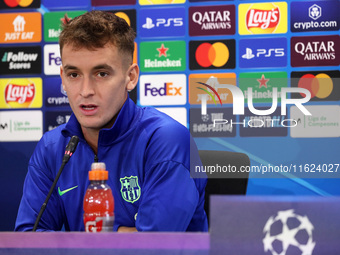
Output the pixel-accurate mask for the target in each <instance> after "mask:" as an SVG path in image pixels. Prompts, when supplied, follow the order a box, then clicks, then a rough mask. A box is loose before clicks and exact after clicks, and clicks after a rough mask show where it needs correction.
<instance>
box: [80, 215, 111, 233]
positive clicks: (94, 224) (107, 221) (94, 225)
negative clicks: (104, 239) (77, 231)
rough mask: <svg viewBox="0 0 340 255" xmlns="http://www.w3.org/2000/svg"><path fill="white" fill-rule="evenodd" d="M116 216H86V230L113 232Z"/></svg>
mask: <svg viewBox="0 0 340 255" xmlns="http://www.w3.org/2000/svg"><path fill="white" fill-rule="evenodd" d="M113 222H114V216H109V215H107V216H104V217H96V216H84V225H85V231H86V232H93V233H97V232H112V231H113Z"/></svg>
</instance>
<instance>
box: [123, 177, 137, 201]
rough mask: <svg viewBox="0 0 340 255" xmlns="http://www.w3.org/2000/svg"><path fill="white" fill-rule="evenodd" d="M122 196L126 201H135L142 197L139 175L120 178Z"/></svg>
mask: <svg viewBox="0 0 340 255" xmlns="http://www.w3.org/2000/svg"><path fill="white" fill-rule="evenodd" d="M119 180H120V184H121V189H120V193H122V197H123V198H124V200H125V201H126V202H130V203H134V202H136V201H137V200H138V199H139V198H140V193H141V189H140V187H139V185H138V177H137V176H130V177H126V176H125V177H124V178H120V179H119Z"/></svg>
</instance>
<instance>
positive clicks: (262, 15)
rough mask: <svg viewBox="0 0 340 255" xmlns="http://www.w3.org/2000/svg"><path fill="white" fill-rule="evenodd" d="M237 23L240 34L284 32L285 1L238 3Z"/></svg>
mask: <svg viewBox="0 0 340 255" xmlns="http://www.w3.org/2000/svg"><path fill="white" fill-rule="evenodd" d="M239 23H240V25H239V32H240V34H241V35H244V34H272V33H286V32H287V3H286V2H275V3H256V4H240V5H239Z"/></svg>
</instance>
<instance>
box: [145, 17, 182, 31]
mask: <svg viewBox="0 0 340 255" xmlns="http://www.w3.org/2000/svg"><path fill="white" fill-rule="evenodd" d="M171 25H173V26H174V27H181V26H183V18H168V19H164V18H159V19H156V24H154V23H153V20H152V18H149V17H146V21H145V24H143V26H142V27H143V28H146V29H152V28H154V27H155V26H156V27H170V26H171Z"/></svg>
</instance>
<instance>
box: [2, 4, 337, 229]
mask: <svg viewBox="0 0 340 255" xmlns="http://www.w3.org/2000/svg"><path fill="white" fill-rule="evenodd" d="M339 3H340V2H339V1H333V0H330V1H290V0H289V1H278V2H269V1H243V0H242V1H241V0H234V1H207V0H206V1H199V0H139V1H138V0H124V1H123V0H121V1H120V0H112V1H109V0H107V1H104V0H92V1H89V0H87V1H80V0H78V1H67V0H59V1H53V0H42V1H39V0H31V1H10V0H0V24H1V26H0V90H1V91H0V152H1V153H0V160H1V164H0V165H1V167H0V194H1V195H0V204H1V210H0V217H1V219H2V220H1V222H0V231H8V230H12V229H13V228H14V222H15V218H16V212H17V209H18V205H19V202H20V198H21V195H22V186H23V182H24V178H25V175H26V172H27V163H28V160H29V158H30V156H31V154H32V151H33V150H34V147H35V145H36V143H37V140H39V138H40V137H41V135H42V133H44V132H46V131H48V130H51V129H53V128H54V127H56V126H57V125H60V124H62V123H65V122H66V121H67V119H68V118H69V116H70V114H71V111H70V108H69V106H68V100H67V96H66V94H65V92H64V91H63V90H62V88H61V81H60V78H59V76H58V74H59V66H60V64H61V59H60V56H59V52H58V51H59V49H58V45H57V41H58V35H59V32H60V27H59V24H60V22H61V21H62V19H63V18H64V14H65V13H67V15H68V18H73V17H75V16H78V15H80V14H81V13H83V12H84V11H88V10H92V9H101V10H107V11H112V12H114V13H116V14H117V15H120V16H121V17H122V18H124V19H126V20H127V21H128V22H129V23H130V25H131V26H132V27H133V28H134V29H135V30H136V32H137V38H136V45H137V52H136V55H135V61H136V62H138V63H139V65H140V68H141V79H140V82H139V84H138V87H137V88H136V89H135V91H133V92H131V94H130V96H131V98H133V99H134V100H135V101H136V103H137V104H139V105H142V106H153V107H157V109H159V110H161V111H163V112H165V113H167V114H169V115H170V116H172V117H173V118H175V119H176V120H178V121H179V122H181V123H182V124H183V125H185V126H187V127H188V128H190V131H191V133H192V135H193V136H194V138H195V141H196V143H197V145H198V148H199V149H205V150H229V151H237V152H244V153H246V154H247V155H248V156H249V157H250V160H251V165H252V167H254V169H255V170H260V172H257V173H256V172H252V173H250V178H249V183H248V189H247V195H311V196H336V195H340V188H339V186H340V179H339V177H340V176H339V175H340V174H339V173H340V169H339V168H340V167H339V164H340V160H339V159H340V149H339V144H340V138H339V137H340V126H339V125H340V106H339V100H340V93H339V88H340V81H339V79H340V70H339V64H340V37H339V26H340V25H339V24H340V20H339V19H340V18H339V16H340V15H339V9H340V4H339ZM201 83H204V84H207V85H210V86H212V87H214V88H215V89H216V91H217V93H218V94H219V95H220V96H221V102H222V106H221V105H219V104H216V105H215V104H214V102H213V100H212V98H211V97H205V92H202V88H204V89H207V88H206V87H204V86H202V85H201V86H200V85H199V84H201ZM225 84H231V85H236V86H237V87H238V88H240V89H241V90H242V92H243V94H244V95H245V97H246V98H249V93H248V91H247V90H248V88H252V92H253V101H254V107H255V108H256V109H259V110H260V109H262V110H263V109H268V108H270V106H271V104H272V97H273V93H272V91H273V88H274V87H277V88H282V87H288V88H289V87H302V88H307V89H309V90H310V91H311V96H312V98H311V100H310V101H309V102H308V103H306V104H304V105H305V106H306V108H307V109H308V110H309V111H310V112H311V113H312V117H309V116H306V115H304V114H302V112H301V111H300V110H299V109H298V108H297V107H294V106H291V105H288V106H287V115H283V114H282V113H281V110H282V109H281V108H282V107H281V100H280V99H279V100H278V108H277V109H276V110H275V111H274V112H272V113H270V114H269V115H266V116H262V118H260V117H261V116H260V117H259V116H258V115H256V114H253V113H252V112H251V111H250V110H249V109H248V107H247V105H246V104H245V114H244V115H233V113H232V100H231V94H230V91H229V90H227V89H226V88H224V87H223V85H225ZM197 87H200V88H201V89H197ZM210 92H211V93H212V91H210ZM247 93H248V94H247ZM299 97H300V96H299V95H294V96H292V98H295V99H298V98H299ZM203 98H207V100H208V108H207V114H205V115H202V114H201V102H202V100H203ZM288 98H289V96H288ZM215 99H216V101H217V103H218V98H217V97H215ZM217 119H223V120H226V119H227V120H229V123H224V124H221V125H219V126H218V127H217V128H213V126H212V123H213V122H212V121H213V120H217ZM289 120H290V121H289ZM230 121H233V123H234V125H230ZM249 121H250V122H249ZM256 121H257V122H258V123H260V124H261V125H259V127H253V126H254V125H258V124H256ZM282 121H284V122H282ZM244 123H245V124H244ZM282 123H283V124H282ZM262 124H263V125H262ZM295 124H296V125H295ZM289 126H292V127H289ZM51 157H53V155H51ZM268 169H269V170H270V169H276V170H278V172H274V173H273V174H268V173H263V172H264V170H268Z"/></svg>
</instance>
